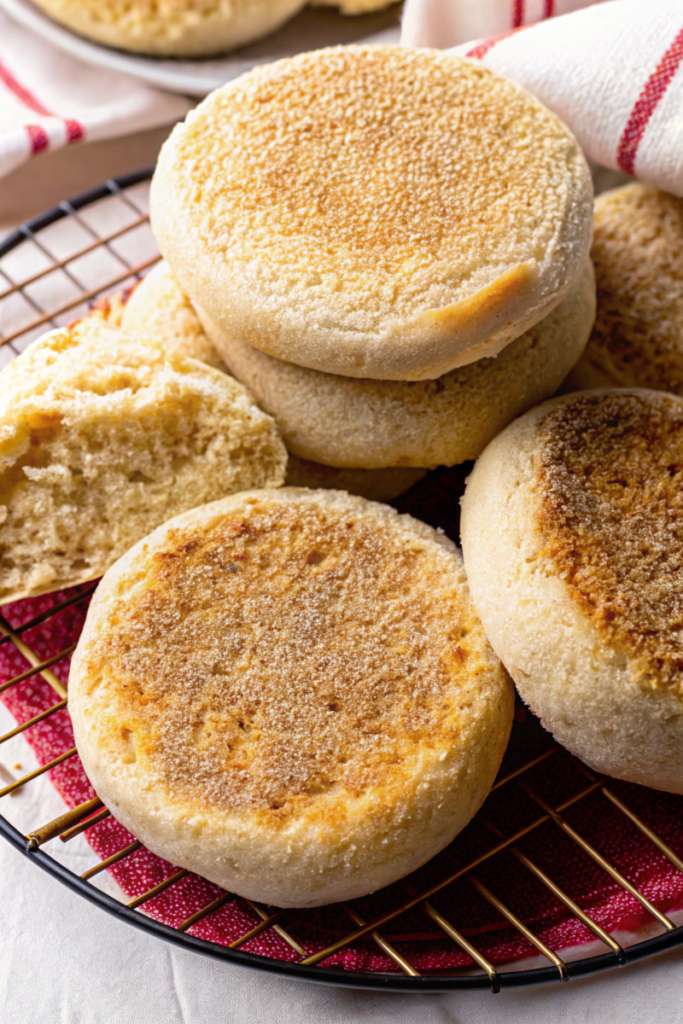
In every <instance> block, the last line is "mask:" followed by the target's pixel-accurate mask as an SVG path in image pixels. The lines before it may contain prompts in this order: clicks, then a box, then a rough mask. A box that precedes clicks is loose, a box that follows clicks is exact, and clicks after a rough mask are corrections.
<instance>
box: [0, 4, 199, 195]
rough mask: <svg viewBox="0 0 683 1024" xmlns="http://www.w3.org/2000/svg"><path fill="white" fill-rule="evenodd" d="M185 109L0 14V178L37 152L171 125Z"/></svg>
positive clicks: (178, 102)
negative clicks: (68, 53)
mask: <svg viewBox="0 0 683 1024" xmlns="http://www.w3.org/2000/svg"><path fill="white" fill-rule="evenodd" d="M191 106H192V104H191V103H190V102H189V101H188V100H186V99H184V98H183V97H181V96H172V95H170V94H169V93H164V92H159V91H157V90H156V89H150V88H148V87H147V86H144V85H142V84H140V83H139V82H136V81H135V80H134V79H133V78H129V77H128V75H121V74H118V73H117V72H112V71H106V70H104V69H103V68H97V67H92V66H90V65H89V64H84V63H82V62H81V61H79V60H75V59H74V58H73V57H69V56H67V55H66V54H64V53H62V52H61V51H60V50H57V49H55V48H54V47H52V46H50V45H49V44H48V43H45V42H43V41H42V40H41V39H39V38H38V37H37V36H34V35H33V34H32V33H31V32H29V31H28V30H27V29H24V28H20V27H19V25H16V24H15V23H14V22H13V21H11V19H10V18H8V17H7V15H6V14H4V13H2V12H0V177H2V176H3V175H5V174H9V172H10V171H13V170H14V169H15V168H16V167H19V166H20V165H21V164H22V163H23V162H24V161H25V160H28V158H29V157H31V156H33V155H35V154H38V153H46V152H49V151H51V150H56V149H61V148H62V147H63V146H68V145H74V144H75V145H81V144H82V143H83V142H88V141H91V142H92V141H95V140H96V139H108V138H114V137H116V136H117V135H130V134H132V133H134V132H139V131H142V130H144V129H145V128H154V127H157V126H159V125H163V124H173V122H174V121H178V120H179V119H180V118H182V117H184V116H185V114H186V113H187V111H188V110H189V109H190V107H191Z"/></svg>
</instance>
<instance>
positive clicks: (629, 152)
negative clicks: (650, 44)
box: [617, 29, 683, 174]
mask: <svg viewBox="0 0 683 1024" xmlns="http://www.w3.org/2000/svg"><path fill="white" fill-rule="evenodd" d="M682 60H683V29H681V30H680V32H679V33H678V35H677V36H676V38H675V39H674V41H673V43H672V44H671V46H670V47H669V48H668V50H667V51H666V53H665V54H664V56H663V57H662V59H661V60H660V62H659V64H658V65H657V67H656V68H655V70H654V71H653V72H652V74H651V75H650V77H649V78H648V80H647V82H646V83H645V85H644V86H643V88H642V90H641V93H640V96H639V97H638V99H637V100H636V103H635V106H634V107H633V110H632V111H631V116H630V117H629V119H628V121H627V122H626V127H625V128H624V131H623V134H622V136H621V139H620V140H619V148H618V150H617V163H618V164H619V166H620V167H621V169H622V171H625V172H626V173H627V174H633V173H634V167H635V162H636V155H637V153H638V147H639V146H640V143H641V141H642V138H643V135H644V134H645V129H646V128H647V126H648V123H649V121H650V118H651V117H652V115H653V114H654V112H655V110H656V109H657V105H658V104H659V102H660V100H661V98H662V96H663V95H664V93H665V92H666V90H667V89H668V88H669V85H670V83H671V80H672V79H673V77H674V75H675V74H676V72H677V71H678V69H679V67H680V65H681V61H682Z"/></svg>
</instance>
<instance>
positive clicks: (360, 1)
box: [311, 0, 395, 15]
mask: <svg viewBox="0 0 683 1024" xmlns="http://www.w3.org/2000/svg"><path fill="white" fill-rule="evenodd" d="M394 2H395V0H312V2H311V7H336V8H338V10H340V11H341V13H342V14H349V15H356V14H369V13H370V11H380V10H382V9H383V8H384V7H390V6H391V5H392V4H393V3H394Z"/></svg>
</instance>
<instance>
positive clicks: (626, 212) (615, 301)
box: [584, 184, 683, 394]
mask: <svg viewBox="0 0 683 1024" xmlns="http://www.w3.org/2000/svg"><path fill="white" fill-rule="evenodd" d="M591 255H592V257H593V262H594V264H595V276H596V282H597V290H598V312H597V317H596V321H595V326H594V328H593V333H592V335H591V338H590V341H589V343H588V348H587V349H586V355H585V357H584V359H588V360H589V361H590V362H591V363H594V364H595V366H596V368H598V369H602V370H603V371H604V372H606V373H607V374H609V375H610V376H611V377H613V378H614V382H615V384H621V385H626V386H629V385H633V386H635V385H637V386H638V387H651V388H658V389H659V388H661V389H662V390H664V391H674V392H676V393H677V394H683V199H679V198H677V197H676V196H671V195H668V194H667V193H666V192H659V191H657V190H656V189H653V188H650V187H649V186H647V185H639V184H634V185H627V186H626V187H624V188H621V189H616V190H615V191H614V192H608V193H605V194H604V195H602V196H600V197H599V198H598V199H597V201H596V209H595V238H594V242H593V250H592V253H591Z"/></svg>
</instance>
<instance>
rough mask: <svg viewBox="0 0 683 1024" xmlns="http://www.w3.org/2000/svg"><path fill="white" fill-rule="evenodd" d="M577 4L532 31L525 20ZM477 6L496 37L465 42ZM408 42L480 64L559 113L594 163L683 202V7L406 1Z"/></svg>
mask: <svg viewBox="0 0 683 1024" xmlns="http://www.w3.org/2000/svg"><path fill="white" fill-rule="evenodd" d="M578 6H582V7H583V8H585V9H584V10H575V11H574V12H573V13H569V14H565V15H563V16H562V17H558V18H550V19H547V18H546V20H543V21H541V22H539V23H538V24H535V25H531V26H530V27H528V28H527V27H525V25H526V21H525V20H524V18H523V17H522V16H523V15H524V13H525V12H526V11H527V10H528V14H529V17H531V16H532V15H533V14H534V13H535V14H536V15H538V13H539V10H540V13H541V15H543V14H546V15H547V14H550V13H552V10H557V11H558V12H559V11H560V10H566V9H568V8H571V7H574V8H576V7H578ZM541 8H542V9H541ZM475 9H477V10H479V9H481V10H482V11H483V10H484V9H485V10H487V11H489V13H490V15H491V16H490V19H489V21H488V22H487V24H488V25H489V26H490V29H491V33H492V34H491V35H490V36H489V37H488V38H486V39H479V40H476V41H475V42H469V43H463V32H466V31H470V30H471V29H472V28H473V26H474V23H475V22H474V17H475V16H474V14H473V13H472V18H471V20H470V21H467V22H465V13H466V12H467V11H470V12H474V11H475ZM461 15H462V18H461ZM504 15H505V16H506V17H507V25H506V30H505V31H503V32H502V33H500V31H499V30H500V27H501V25H504V24H505V22H504V20H503V16H504ZM521 15H522V16H521ZM477 19H478V20H477V24H479V25H481V27H482V28H483V27H484V21H483V20H479V15H477ZM401 42H402V43H404V44H405V45H408V46H435V47H438V48H439V49H445V48H452V49H451V50H450V52H452V53H456V54H459V55H460V56H468V57H471V58H474V59H478V60H481V61H482V62H483V63H484V64H485V65H486V66H487V67H489V68H491V70H492V71H497V72H498V73H499V74H501V75H504V76H505V77H506V78H511V79H513V80H514V81H515V82H518V83H519V84H520V85H523V86H525V87H526V88H527V89H529V91H530V92H532V93H534V95H536V96H537V97H538V98H539V99H540V100H542V101H543V103H545V104H546V105H547V106H548V107H550V108H551V110H554V111H555V113H556V114H558V115H559V117H561V118H562V120H563V121H564V122H565V124H567V125H568V126H569V127H570V128H571V129H572V131H573V132H574V133H575V135H576V136H577V138H578V140H579V142H580V143H581V145H582V146H583V149H584V151H585V152H586V154H587V155H588V156H589V157H591V159H593V160H595V161H596V162H597V163H600V164H603V165H604V166H606V167H611V168H613V169H615V170H622V171H625V172H626V173H627V174H632V175H635V176H636V177H637V178H639V179H640V180H641V181H645V182H648V183H649V184H651V185H654V186H656V187H658V188H662V189H665V190H666V191H667V192H673V193H674V194H676V195H680V196H683V2H682V0H608V2H603V3H598V4H591V5H590V6H588V5H587V4H586V3H585V0H584V3H582V4H579V3H577V0H564V2H562V0H557V2H556V4H554V5H553V4H551V3H549V2H544V3H542V2H541V0H527V3H526V4H525V3H524V2H523V0H408V5H407V9H406V14H405V18H404V23H403V33H402V37H401ZM458 44H459V45H458Z"/></svg>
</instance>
